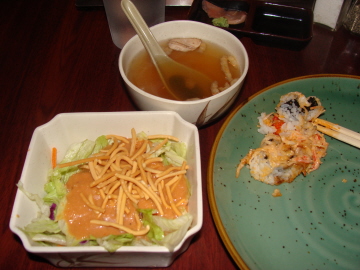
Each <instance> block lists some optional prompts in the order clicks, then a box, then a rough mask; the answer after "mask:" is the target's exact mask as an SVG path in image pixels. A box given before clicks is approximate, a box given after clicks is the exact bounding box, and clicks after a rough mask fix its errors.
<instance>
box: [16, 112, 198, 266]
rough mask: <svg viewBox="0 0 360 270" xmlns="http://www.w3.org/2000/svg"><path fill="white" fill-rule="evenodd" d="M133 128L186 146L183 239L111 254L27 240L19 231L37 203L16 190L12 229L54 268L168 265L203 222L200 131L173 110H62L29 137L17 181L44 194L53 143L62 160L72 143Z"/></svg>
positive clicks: (125, 133) (126, 132)
mask: <svg viewBox="0 0 360 270" xmlns="http://www.w3.org/2000/svg"><path fill="white" fill-rule="evenodd" d="M131 128H135V130H136V132H141V131H144V132H145V133H147V134H149V135H151V134H160V133H162V134H168V135H173V136H176V137H178V138H179V139H180V141H182V142H185V143H186V144H187V149H188V151H187V162H188V165H189V170H188V173H187V177H188V179H189V182H190V185H191V197H190V199H189V212H190V214H192V216H193V222H192V224H191V227H190V229H189V230H188V232H187V233H186V235H185V237H184V239H183V240H182V241H181V242H180V243H179V244H178V245H177V246H176V247H175V248H174V249H173V250H169V249H167V248H166V247H163V246H144V247H139V246H126V247H121V248H119V249H118V250H117V251H116V252H114V253H109V252H108V251H106V250H105V249H104V248H103V247H100V246H96V247H95V246H89V247H56V246H54V247H44V246H39V245H37V244H36V243H34V242H33V241H31V240H30V239H29V238H28V237H27V235H26V234H25V233H24V232H23V231H22V230H21V228H23V227H24V226H25V225H27V224H29V223H30V222H31V220H32V219H34V218H35V217H36V215H37V212H38V208H37V206H36V204H35V202H32V201H30V200H29V199H28V198H27V197H26V195H25V194H23V192H21V191H20V190H18V191H17V194H16V198H15V202H14V206H13V211H12V214H11V219H10V229H11V230H12V231H13V232H14V233H15V234H17V235H18V236H19V237H20V239H21V241H22V243H23V245H24V247H25V249H26V250H27V251H28V252H30V253H34V254H36V255H39V256H41V257H43V258H45V259H46V260H48V261H49V262H51V263H52V264H53V265H55V266H58V267H166V266H169V265H170V264H171V263H172V262H173V260H174V259H175V258H176V257H177V256H178V255H179V254H181V253H182V252H184V251H185V250H186V249H187V248H188V246H189V244H190V241H191V239H192V237H193V236H194V235H195V234H196V233H197V232H198V231H199V230H200V229H201V226H202V222H203V212H202V211H203V204H202V188H201V186H202V183H201V163H200V162H201V161H200V146H199V134H198V129H197V128H196V126H195V125H193V124H190V123H188V122H186V121H185V120H183V119H182V118H181V117H180V116H179V115H178V114H177V113H175V112H170V111H167V112H159V111H153V112H100V113H63V114H59V115H57V116H55V117H54V118H53V119H52V120H51V121H50V122H48V123H46V124H44V125H42V126H40V127H38V128H36V129H35V131H34V134H33V136H32V139H31V141H30V145H29V149H28V153H27V156H26V160H25V164H24V168H23V171H22V175H21V178H20V181H21V182H22V183H23V185H24V188H25V189H26V190H27V191H29V192H31V193H36V194H39V195H40V196H43V195H45V191H44V184H45V183H46V181H47V174H48V171H49V169H50V168H51V148H52V147H56V148H57V150H58V157H59V159H61V158H62V157H63V156H64V155H65V152H66V150H67V149H68V147H69V146H70V145H71V144H72V143H76V142H80V141H83V140H85V139H90V140H95V139H96V138H97V137H98V136H100V135H106V134H118V135H122V136H126V137H131Z"/></svg>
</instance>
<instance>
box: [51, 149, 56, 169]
mask: <svg viewBox="0 0 360 270" xmlns="http://www.w3.org/2000/svg"><path fill="white" fill-rule="evenodd" d="M56 158H57V149H56V148H55V147H53V148H52V149H51V166H52V168H53V169H54V168H55V167H56V162H57V160H56Z"/></svg>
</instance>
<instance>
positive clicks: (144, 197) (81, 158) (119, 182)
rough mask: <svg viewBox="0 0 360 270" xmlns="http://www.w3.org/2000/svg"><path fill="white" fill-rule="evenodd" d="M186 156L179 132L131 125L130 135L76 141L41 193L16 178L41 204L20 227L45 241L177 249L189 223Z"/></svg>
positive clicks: (113, 248) (114, 247)
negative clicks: (160, 132) (147, 130)
mask: <svg viewBox="0 0 360 270" xmlns="http://www.w3.org/2000/svg"><path fill="white" fill-rule="evenodd" d="M55 153H56V151H54V156H55ZM185 158H186V144H185V143H183V142H180V141H179V140H178V139H177V138H176V137H173V136H169V135H147V134H145V133H144V132H140V133H136V131H135V130H134V129H132V130H131V138H126V137H122V136H118V135H106V136H105V135H102V136H100V137H98V138H97V139H96V140H95V141H91V140H85V141H82V142H79V143H75V144H73V145H71V146H70V148H69V149H68V151H67V152H66V154H65V157H64V158H63V159H62V160H61V161H60V162H59V163H57V162H56V159H55V158H54V159H53V168H52V169H51V170H50V171H49V175H48V180H47V182H46V184H45V186H44V190H45V192H46V195H45V196H44V197H42V198H41V197H40V196H39V195H38V194H32V193H29V192H27V191H26V190H25V189H24V188H23V186H22V183H21V182H19V183H18V188H19V189H20V190H22V191H23V192H24V193H25V194H26V195H27V197H28V198H29V199H30V200H32V201H34V202H36V204H37V206H38V208H39V214H38V217H36V218H35V219H33V220H32V222H31V223H30V224H28V225H26V226H25V227H24V228H22V229H23V231H24V232H25V233H26V234H27V235H28V236H29V237H30V238H31V239H32V240H33V241H35V242H37V243H38V244H39V245H45V246H102V247H104V248H105V249H106V250H108V251H109V252H114V251H116V250H117V249H118V248H120V247H122V246H136V245H141V246H151V245H162V246H165V247H167V248H169V249H173V248H174V247H175V246H176V245H177V244H178V243H179V242H180V241H181V240H182V239H183V237H184V236H185V234H186V232H187V231H188V229H189V227H190V225H191V223H192V216H191V214H190V213H188V209H187V206H188V199H189V196H190V195H191V194H190V193H191V192H190V186H189V183H188V180H187V178H186V172H187V169H188V166H187V163H186V159H185Z"/></svg>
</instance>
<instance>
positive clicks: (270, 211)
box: [208, 75, 360, 270]
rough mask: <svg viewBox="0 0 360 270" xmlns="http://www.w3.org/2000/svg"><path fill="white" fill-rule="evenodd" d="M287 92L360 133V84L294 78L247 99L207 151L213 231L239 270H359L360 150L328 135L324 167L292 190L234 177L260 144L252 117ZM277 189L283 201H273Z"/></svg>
mask: <svg viewBox="0 0 360 270" xmlns="http://www.w3.org/2000/svg"><path fill="white" fill-rule="evenodd" d="M292 91H299V92H302V93H303V94H305V95H306V96H309V95H315V96H317V97H319V98H320V100H321V102H322V104H323V106H324V107H325V109H326V112H325V113H324V114H323V115H322V116H321V117H320V118H323V119H326V120H328V121H331V122H333V123H337V124H339V125H341V126H344V127H347V128H350V129H352V130H355V131H357V132H360V77H354V76H342V75H316V76H307V77H300V78H295V79H291V80H287V81H284V82H281V83H278V84H275V85H273V86H271V87H269V88H266V89H264V90H262V91H261V92H259V93H257V94H256V95H254V96H252V97H251V98H250V99H249V100H248V101H247V102H245V103H243V104H242V105H240V106H239V107H238V108H237V109H236V110H235V111H234V112H232V114H231V115H230V116H229V117H228V118H227V120H226V122H225V123H224V125H223V126H222V128H221V130H220V132H219V134H218V136H217V138H216V141H215V144H214V146H213V149H212V153H211V158H210V164H209V171H208V193H209V201H210V207H211V211H212V214H213V217H214V220H215V224H216V226H217V229H218V231H219V234H220V236H221V238H222V240H223V242H224V243H225V246H226V247H227V249H228V251H229V253H230V254H231V256H232V257H233V259H234V261H235V262H236V263H237V264H238V266H239V267H240V268H241V269H267V270H269V269H276V270H278V269H301V270H304V269H327V270H329V269H342V270H343V269H360V149H358V148H355V147H353V146H350V145H347V144H345V143H343V142H340V141H337V140H335V139H333V138H330V137H328V136H326V140H327V141H328V142H329V144H330V145H329V148H328V153H327V155H326V157H325V158H324V159H323V164H322V165H321V166H320V168H319V169H318V170H316V171H314V172H312V173H311V174H309V175H308V176H306V177H304V176H302V175H301V176H299V177H298V178H296V179H295V181H294V182H293V183H291V184H282V185H280V186H276V187H275V186H270V185H266V184H264V183H261V182H258V181H256V180H253V178H251V176H250V174H249V170H248V168H243V169H242V171H241V175H240V177H239V178H235V169H236V166H237V164H238V162H239V160H240V159H241V158H242V157H244V155H246V153H247V152H248V151H249V149H250V148H257V147H258V146H259V144H260V141H261V140H262V138H263V135H261V134H260V133H258V132H257V124H258V119H257V117H258V116H259V115H260V113H261V112H266V113H270V112H273V111H274V109H275V106H276V105H277V103H278V102H279V99H280V96H281V95H283V94H286V93H288V92H292ZM344 179H345V180H346V181H345V180H344ZM275 188H279V189H280V191H281V193H282V196H281V197H273V196H272V195H271V194H272V192H273V191H274V189H275Z"/></svg>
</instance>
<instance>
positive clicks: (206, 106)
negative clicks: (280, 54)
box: [119, 20, 249, 127]
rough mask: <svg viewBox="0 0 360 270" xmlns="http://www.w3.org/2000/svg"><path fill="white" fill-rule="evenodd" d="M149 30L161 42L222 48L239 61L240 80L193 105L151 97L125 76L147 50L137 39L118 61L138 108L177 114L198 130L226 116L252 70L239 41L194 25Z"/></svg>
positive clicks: (220, 31) (183, 23)
mask: <svg viewBox="0 0 360 270" xmlns="http://www.w3.org/2000/svg"><path fill="white" fill-rule="evenodd" d="M150 29H151V31H152V32H153V34H154V36H155V38H156V39H157V40H158V41H159V42H161V41H164V40H169V39H171V38H184V37H185V38H186V37H195V38H200V39H202V40H204V41H208V42H211V43H214V44H216V45H218V46H221V47H223V48H224V49H225V50H227V51H228V52H229V54H230V55H233V56H234V57H235V58H236V60H237V62H238V64H239V67H240V70H241V76H240V78H239V79H238V80H237V81H236V82H235V83H234V84H233V85H232V86H231V87H229V88H228V89H226V90H224V91H223V92H220V93H219V94H216V95H214V96H211V97H208V98H204V99H199V100H194V101H175V100H170V99H165V98H161V97H157V96H155V95H152V94H149V93H147V92H145V91H143V90H141V89H140V88H138V87H137V86H135V85H134V84H133V83H132V82H130V80H129V79H128V78H127V76H126V74H127V71H128V69H129V66H130V64H131V62H132V59H133V58H134V57H135V56H136V55H137V54H138V53H139V52H140V51H142V50H144V46H143V44H142V43H141V41H140V39H139V37H138V35H136V36H134V37H133V38H131V39H130V40H129V41H128V42H127V43H126V44H125V46H124V48H123V49H122V50H121V53H120V57H119V69H120V74H121V76H122V78H123V80H124V81H125V84H126V87H127V89H128V92H129V94H130V96H131V98H132V100H133V101H134V103H135V104H136V106H137V107H138V108H139V109H140V110H143V111H158V110H162V111H164V110H165V111H175V112H177V113H179V114H180V116H181V117H182V118H184V119H185V120H186V121H188V122H190V123H193V124H195V125H196V126H198V127H200V126H203V125H205V124H207V123H210V122H212V121H214V120H215V119H217V118H219V117H220V116H221V115H223V114H224V113H225V112H226V111H227V109H228V108H229V107H230V106H231V105H232V104H233V103H234V101H235V100H236V97H237V96H238V94H239V92H240V90H241V87H242V85H243V83H244V79H245V77H246V74H247V72H248V68H249V59H248V55H247V52H246V50H245V47H244V46H243V44H242V43H241V42H240V40H239V39H238V38H236V37H235V36H234V35H233V34H231V33H229V32H227V31H225V30H223V29H221V28H218V27H215V26H211V25H208V24H205V23H200V22H195V21H186V20H183V21H170V22H165V23H161V24H158V25H155V26H153V27H151V28H150Z"/></svg>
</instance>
